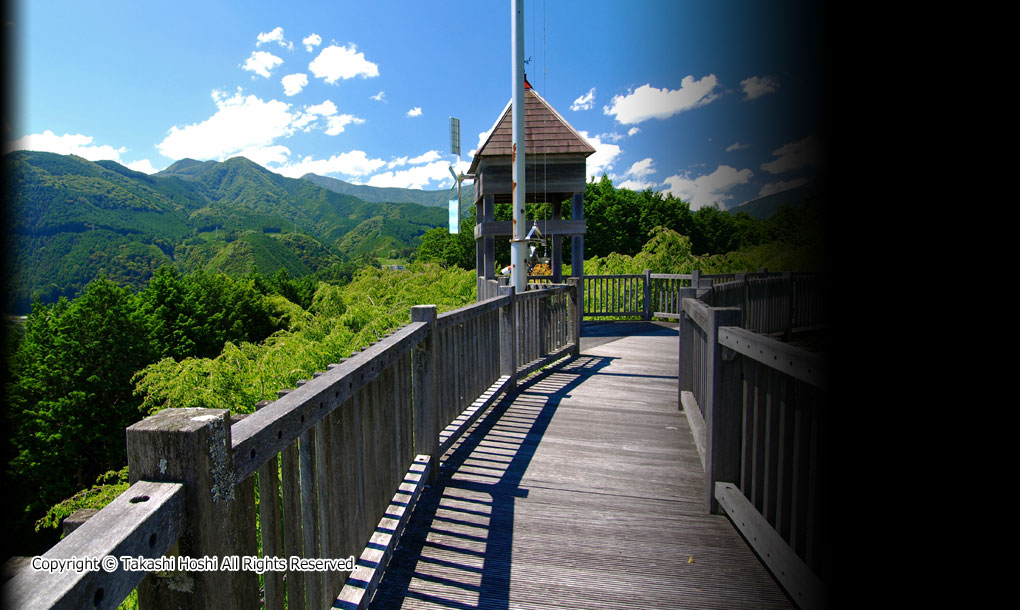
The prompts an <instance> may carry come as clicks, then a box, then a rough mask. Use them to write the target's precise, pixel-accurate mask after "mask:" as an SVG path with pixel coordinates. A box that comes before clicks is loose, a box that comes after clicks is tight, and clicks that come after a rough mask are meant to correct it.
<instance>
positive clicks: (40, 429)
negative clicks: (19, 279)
mask: <svg viewBox="0 0 1020 610" xmlns="http://www.w3.org/2000/svg"><path fill="white" fill-rule="evenodd" d="M134 301H135V299H134V297H133V295H131V293H130V291H129V290H128V289H127V288H124V287H121V286H118V285H117V284H115V283H113V282H111V281H110V280H108V279H106V278H105V277H101V278H99V279H96V280H94V281H92V282H91V283H90V284H89V285H88V286H87V287H86V288H85V292H84V293H83V294H82V295H81V296H80V297H79V298H78V299H75V300H74V301H73V302H69V301H67V300H66V299H61V300H60V301H58V302H57V303H56V304H54V305H49V306H47V305H40V304H36V306H35V307H34V308H33V312H32V314H31V315H30V316H29V319H28V321H27V323H26V327H25V337H24V339H23V340H22V341H21V343H20V346H19V349H18V351H17V353H15V354H14V357H13V358H12V362H11V369H12V370H11V372H12V380H11V383H10V384H9V385H8V400H9V411H8V418H9V419H8V422H7V423H8V430H10V434H11V443H12V446H13V447H12V448H13V452H14V457H13V458H12V459H11V461H10V463H9V464H8V475H9V476H10V477H11V478H12V479H13V481H14V483H15V488H16V489H17V490H18V493H19V495H18V496H17V497H19V498H25V499H27V502H26V505H25V506H24V512H23V515H22V516H23V517H27V516H28V515H31V514H34V513H37V512H38V511H39V510H40V509H45V508H46V507H48V506H49V505H51V504H53V503H54V502H56V501H58V500H61V499H62V498H65V497H67V496H69V495H71V494H72V493H74V492H75V491H77V490H78V489H81V488H82V487H84V486H86V485H88V484H89V483H91V482H92V481H94V480H95V479H96V477H97V476H98V475H99V474H101V473H103V472H106V471H108V470H115V469H118V468H120V467H122V466H123V463H124V460H125V455H124V451H125V448H124V428H125V427H127V426H128V425H130V424H132V423H134V422H135V421H137V420H138V419H139V413H138V400H137V399H136V398H135V397H134V396H133V389H134V388H133V385H132V383H131V377H132V375H133V373H134V372H135V371H136V370H139V369H141V368H142V367H144V366H145V365H146V364H147V363H148V362H149V361H150V360H151V356H152V352H151V349H150V344H149V342H148V339H147V334H148V333H147V325H146V323H145V321H144V319H143V318H142V316H140V315H139V313H138V311H137V309H136V307H135V302H134Z"/></svg>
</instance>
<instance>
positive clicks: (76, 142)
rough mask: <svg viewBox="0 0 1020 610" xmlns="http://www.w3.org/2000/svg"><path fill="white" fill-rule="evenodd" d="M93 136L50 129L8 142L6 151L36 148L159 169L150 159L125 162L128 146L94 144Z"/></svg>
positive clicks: (145, 170) (138, 169) (140, 168)
mask: <svg viewBox="0 0 1020 610" xmlns="http://www.w3.org/2000/svg"><path fill="white" fill-rule="evenodd" d="M93 141H94V139H93V137H92V136H86V135H83V134H80V133H76V134H70V133H65V134H64V135H62V136H58V135H56V134H55V133H53V132H52V131H50V130H49V129H47V130H45V131H43V132H42V133H33V134H30V135H27V136H24V137H22V138H19V139H18V140H15V141H13V142H8V143H7V146H6V147H5V151H4V152H12V151H15V150H35V151H41V152H52V153H57V154H61V155H77V156H79V157H81V158H83V159H87V160H89V161H103V160H109V161H116V162H117V163H120V164H121V165H123V166H124V167H127V168H128V169H133V170H135V171H136V172H143V173H146V174H154V173H156V172H157V171H159V170H157V169H156V168H154V167H153V166H152V163H151V162H150V161H149V160H148V159H141V160H140V161H132V162H130V163H127V162H125V161H124V160H123V159H122V158H121V155H122V154H123V153H125V152H127V148H125V147H123V146H121V147H120V148H114V147H113V146H109V145H107V144H103V145H96V144H93Z"/></svg>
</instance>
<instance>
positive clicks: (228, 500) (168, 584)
mask: <svg viewBox="0 0 1020 610" xmlns="http://www.w3.org/2000/svg"><path fill="white" fill-rule="evenodd" d="M229 415H230V414H229V412H228V411H226V410H225V409H195V408H188V409H164V410H163V411H159V412H158V413H155V414H154V415H151V416H149V417H147V418H145V419H143V420H142V421H140V422H138V423H136V424H133V425H132V426H130V427H129V428H128V429H127V458H128V465H129V467H130V468H129V472H130V482H131V483H132V484H134V483H136V482H137V481H142V480H145V481H157V482H174V483H183V484H184V489H185V519H184V529H183V533H182V534H181V537H180V538H179V539H178V551H179V552H178V554H179V555H180V556H185V557H190V558H192V559H202V558H205V557H210V558H212V559H213V560H215V561H217V562H219V561H221V560H223V558H225V557H245V556H252V555H255V554H256V544H255V542H256V541H255V490H254V482H253V480H252V477H248V478H246V479H245V480H244V481H241V482H239V483H238V482H235V481H234V467H233V456H232V452H231V443H230V417H229ZM138 599H139V605H140V606H141V607H142V608H237V607H245V608H255V607H258V605H259V579H258V574H257V573H255V572H253V571H248V570H236V571H235V570H220V569H219V565H217V566H216V569H213V570H211V571H205V570H202V569H197V570H194V571H187V572H184V571H182V572H174V573H171V574H168V575H165V576H162V575H160V576H157V575H154V574H148V575H147V576H146V577H145V578H144V579H143V580H142V582H141V583H140V584H139V585H138Z"/></svg>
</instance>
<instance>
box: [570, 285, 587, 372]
mask: <svg viewBox="0 0 1020 610" xmlns="http://www.w3.org/2000/svg"><path fill="white" fill-rule="evenodd" d="M567 284H568V285H569V286H570V288H569V289H568V290H567V295H568V297H569V299H570V303H569V305H568V307H569V308H570V310H569V311H568V312H567V317H568V318H569V319H570V340H571V341H573V343H574V349H573V350H572V351H571V352H570V355H571V356H573V357H575V358H576V357H577V356H580V355H581V308H582V307H584V304H583V303H582V302H581V288H582V286H584V284H583V282H582V280H581V278H578V277H572V278H569V279H568V280H567Z"/></svg>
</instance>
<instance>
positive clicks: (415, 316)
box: [411, 305, 440, 482]
mask: <svg viewBox="0 0 1020 610" xmlns="http://www.w3.org/2000/svg"><path fill="white" fill-rule="evenodd" d="M437 315H438V314H437V309H436V306H435V305H416V306H414V307H412V308H411V321H412V322H425V323H426V324H428V326H429V331H428V334H427V335H426V336H425V340H424V341H422V342H421V343H419V344H418V345H417V347H415V348H414V372H413V373H412V384H413V385H412V388H411V396H412V400H413V401H414V405H413V411H414V452H415V454H417V455H427V456H429V481H430V482H433V481H435V479H436V477H437V476H438V473H439V430H440V424H439V409H438V405H437V404H436V340H435V337H436V317H437Z"/></svg>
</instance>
